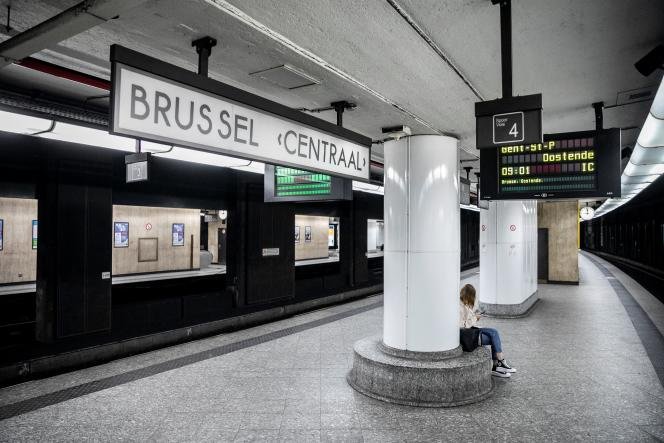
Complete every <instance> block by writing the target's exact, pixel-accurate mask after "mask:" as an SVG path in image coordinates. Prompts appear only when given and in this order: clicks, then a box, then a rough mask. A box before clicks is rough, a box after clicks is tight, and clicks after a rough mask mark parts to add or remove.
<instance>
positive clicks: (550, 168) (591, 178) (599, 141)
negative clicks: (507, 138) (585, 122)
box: [480, 129, 620, 200]
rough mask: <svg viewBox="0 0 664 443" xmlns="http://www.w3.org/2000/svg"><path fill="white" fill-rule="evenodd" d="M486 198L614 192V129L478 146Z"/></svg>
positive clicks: (617, 144) (616, 148) (616, 167)
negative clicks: (490, 147)
mask: <svg viewBox="0 0 664 443" xmlns="http://www.w3.org/2000/svg"><path fill="white" fill-rule="evenodd" d="M480 167H481V170H482V182H481V188H482V190H481V196H482V198H483V199H488V200H507V199H519V200H521V199H532V198H584V197H617V196H620V130H619V129H608V130H603V131H585V132H576V133H563V134H548V135H544V142H543V143H534V144H527V145H524V144H518V145H516V144H515V145H511V146H501V147H498V148H496V149H495V150H493V151H484V150H483V151H482V154H481V156H480Z"/></svg>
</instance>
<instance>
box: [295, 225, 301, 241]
mask: <svg viewBox="0 0 664 443" xmlns="http://www.w3.org/2000/svg"><path fill="white" fill-rule="evenodd" d="M295 243H300V227H299V226H295Z"/></svg>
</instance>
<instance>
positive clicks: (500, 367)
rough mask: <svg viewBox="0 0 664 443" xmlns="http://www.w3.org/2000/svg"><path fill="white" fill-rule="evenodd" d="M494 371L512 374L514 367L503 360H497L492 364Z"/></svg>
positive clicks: (514, 370)
mask: <svg viewBox="0 0 664 443" xmlns="http://www.w3.org/2000/svg"><path fill="white" fill-rule="evenodd" d="M493 367H494V371H498V372H502V373H504V374H514V373H515V372H516V368H513V367H511V366H510V365H508V364H507V362H506V361H505V360H498V361H497V362H496V363H495V364H494V365H493Z"/></svg>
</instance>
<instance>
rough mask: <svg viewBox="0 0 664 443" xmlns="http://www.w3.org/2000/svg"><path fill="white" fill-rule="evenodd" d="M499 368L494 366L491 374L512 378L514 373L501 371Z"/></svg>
mask: <svg viewBox="0 0 664 443" xmlns="http://www.w3.org/2000/svg"><path fill="white" fill-rule="evenodd" d="M497 369H498V368H496V367H495V366H494V367H493V369H492V370H491V375H493V376H494V377H501V378H510V377H511V376H512V374H510V373H509V372H500V371H498V370H497Z"/></svg>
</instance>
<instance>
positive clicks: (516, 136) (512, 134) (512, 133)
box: [509, 123, 519, 138]
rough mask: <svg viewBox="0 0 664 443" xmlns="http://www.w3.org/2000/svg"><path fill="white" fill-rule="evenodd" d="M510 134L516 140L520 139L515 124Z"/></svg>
mask: <svg viewBox="0 0 664 443" xmlns="http://www.w3.org/2000/svg"><path fill="white" fill-rule="evenodd" d="M509 134H510V135H511V136H513V137H514V138H518V137H519V131H518V130H517V128H516V123H514V124H513V125H512V129H510V132H509Z"/></svg>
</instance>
